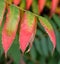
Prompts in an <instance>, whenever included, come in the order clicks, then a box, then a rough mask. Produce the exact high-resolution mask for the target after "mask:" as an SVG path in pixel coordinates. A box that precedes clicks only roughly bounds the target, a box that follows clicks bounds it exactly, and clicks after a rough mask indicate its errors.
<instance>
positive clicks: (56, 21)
mask: <svg viewBox="0 0 60 64" xmlns="http://www.w3.org/2000/svg"><path fill="white" fill-rule="evenodd" d="M53 20H54V22H55V23H56V24H57V26H58V27H59V28H60V17H59V16H57V15H56V14H54V15H53Z"/></svg>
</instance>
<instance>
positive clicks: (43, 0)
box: [38, 0, 46, 13]
mask: <svg viewBox="0 0 60 64" xmlns="http://www.w3.org/2000/svg"><path fill="white" fill-rule="evenodd" d="M45 3H46V0H38V9H39V13H41V12H42V11H43V8H44V6H45Z"/></svg>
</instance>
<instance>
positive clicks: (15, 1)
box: [13, 0, 21, 5]
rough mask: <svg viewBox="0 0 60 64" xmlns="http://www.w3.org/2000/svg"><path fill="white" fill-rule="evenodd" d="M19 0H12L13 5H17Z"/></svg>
mask: <svg viewBox="0 0 60 64" xmlns="http://www.w3.org/2000/svg"><path fill="white" fill-rule="evenodd" d="M20 1H21V0H13V2H14V4H15V5H18V4H19V3H20Z"/></svg>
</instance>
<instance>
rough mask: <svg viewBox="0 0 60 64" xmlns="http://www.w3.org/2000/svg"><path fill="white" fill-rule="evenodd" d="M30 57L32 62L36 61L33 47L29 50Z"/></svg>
mask: <svg viewBox="0 0 60 64" xmlns="http://www.w3.org/2000/svg"><path fill="white" fill-rule="evenodd" d="M30 55H31V58H32V60H33V61H35V60H36V50H35V47H34V45H33V46H32V48H31V50H30Z"/></svg>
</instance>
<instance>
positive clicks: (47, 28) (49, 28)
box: [39, 16, 56, 50]
mask: <svg viewBox="0 0 60 64" xmlns="http://www.w3.org/2000/svg"><path fill="white" fill-rule="evenodd" d="M39 20H40V23H41V25H42V26H43V27H44V29H45V31H46V32H47V34H48V35H49V37H50V40H51V41H52V44H53V50H54V49H55V47H56V36H55V32H54V29H53V27H52V25H51V24H50V23H49V22H48V20H47V19H46V18H44V17H41V16H39ZM52 36H53V37H52Z"/></svg>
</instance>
